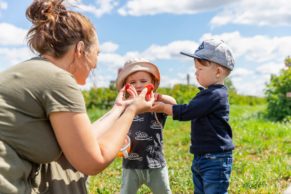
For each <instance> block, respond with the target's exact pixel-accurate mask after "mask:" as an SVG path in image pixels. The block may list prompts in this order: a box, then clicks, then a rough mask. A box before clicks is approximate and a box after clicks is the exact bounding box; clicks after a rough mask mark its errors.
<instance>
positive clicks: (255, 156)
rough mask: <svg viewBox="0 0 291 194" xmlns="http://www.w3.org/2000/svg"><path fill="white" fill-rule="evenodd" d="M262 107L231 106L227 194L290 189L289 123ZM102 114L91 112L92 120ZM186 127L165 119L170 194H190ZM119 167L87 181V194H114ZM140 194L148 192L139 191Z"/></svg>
mask: <svg viewBox="0 0 291 194" xmlns="http://www.w3.org/2000/svg"><path fill="white" fill-rule="evenodd" d="M264 109H265V106H238V105H237V106H236V105H232V106H231V116H230V118H231V119H230V123H231V126H232V128H233V138H234V143H235V145H236V149H235V150H234V164H233V171H232V175H231V183H230V187H229V193H235V194H241V193H246V194H258V193H259V194H277V193H278V194H279V193H282V192H283V191H284V190H285V189H286V188H287V186H288V185H290V184H291V122H289V123H276V122H272V121H269V120H266V119H264V117H263V116H262V115H263V114H262V112H264ZM104 112H105V111H96V110H91V111H90V112H89V115H90V117H91V119H96V118H98V117H100V116H101V115H102V114H104ZM189 145H190V122H178V121H173V120H172V118H171V117H169V118H168V120H167V123H166V127H165V130H164V152H165V157H166V160H167V164H168V169H169V177H170V184H171V189H172V192H173V193H177V194H184V193H185V194H188V193H193V184H192V178H191V177H192V175H191V170H190V167H191V162H192V158H193V155H192V154H190V153H189ZM121 162H122V160H121V159H120V158H117V159H116V160H115V161H114V162H113V163H112V164H111V165H110V166H109V167H108V168H107V169H105V170H104V171H103V172H101V173H100V174H98V175H97V176H94V177H90V186H89V190H90V193H91V194H113V193H118V192H119V190H120V185H121V171H122V168H121ZM138 193H140V194H148V193H151V192H150V190H149V189H148V188H147V187H145V186H143V187H142V188H141V189H139V192H138Z"/></svg>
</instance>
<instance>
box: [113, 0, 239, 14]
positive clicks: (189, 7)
mask: <svg viewBox="0 0 291 194" xmlns="http://www.w3.org/2000/svg"><path fill="white" fill-rule="evenodd" d="M232 2H233V1H232V0H216V1H213V0H171V1H169V0H158V1H156V0H131V1H128V2H127V3H126V5H124V6H123V7H121V8H120V9H119V10H118V12H119V14H120V15H123V16H126V15H133V16H141V15H156V14H161V13H170V14H195V13H198V12H203V11H209V10H213V9H216V8H219V7H222V6H225V5H227V4H229V3H232Z"/></svg>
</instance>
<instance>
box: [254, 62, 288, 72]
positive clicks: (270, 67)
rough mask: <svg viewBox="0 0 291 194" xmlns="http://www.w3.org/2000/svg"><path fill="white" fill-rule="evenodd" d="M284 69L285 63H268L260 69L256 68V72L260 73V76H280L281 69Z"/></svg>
mask: <svg viewBox="0 0 291 194" xmlns="http://www.w3.org/2000/svg"><path fill="white" fill-rule="evenodd" d="M283 68H284V63H283V62H282V63H279V64H277V63H268V64H264V65H261V66H259V67H257V68H256V72H258V73H260V74H267V75H270V74H278V73H279V72H280V70H281V69H283Z"/></svg>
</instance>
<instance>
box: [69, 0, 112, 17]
mask: <svg viewBox="0 0 291 194" xmlns="http://www.w3.org/2000/svg"><path fill="white" fill-rule="evenodd" d="M67 2H68V3H69V4H70V5H73V6H76V7H77V9H78V11H80V10H81V11H83V12H87V13H91V14H93V15H95V16H96V17H101V16H103V15H104V14H108V13H110V12H111V11H112V10H113V9H114V8H115V7H116V6H117V5H118V1H117V0H96V5H88V4H85V3H82V1H81V0H79V1H77V2H76V1H75V0H67Z"/></svg>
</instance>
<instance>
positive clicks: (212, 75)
mask: <svg viewBox="0 0 291 194" xmlns="http://www.w3.org/2000/svg"><path fill="white" fill-rule="evenodd" d="M181 54H183V55H186V56H189V57H192V58H194V63H195V68H196V73H195V75H196V78H197V81H198V82H199V84H200V85H201V86H202V87H200V88H199V89H200V92H199V93H198V94H197V95H196V96H195V97H194V98H193V99H192V100H191V101H190V102H189V104H178V105H169V104H168V105H167V104H162V103H157V104H155V106H154V107H153V109H155V110H160V111H161V112H164V113H166V114H168V115H173V119H174V120H179V121H191V146H190V152H191V153H192V154H194V158H193V162H192V168H191V170H192V175H193V183H194V193H195V194H202V193H206V194H213V193H219V194H225V193H227V189H228V186H229V178H230V174H231V169H232V150H233V149H234V145H233V142H232V130H231V127H230V125H229V123H228V120H229V103H228V94H227V88H226V87H225V86H224V79H225V78H226V77H227V76H228V75H229V73H230V72H231V71H232V69H233V67H234V59H233V56H232V52H231V50H230V48H229V47H228V46H227V45H226V44H225V43H224V42H223V41H221V40H216V39H210V40H205V41H203V42H202V43H201V45H200V46H199V48H198V49H197V50H196V51H195V52H194V54H188V53H184V52H181Z"/></svg>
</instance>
